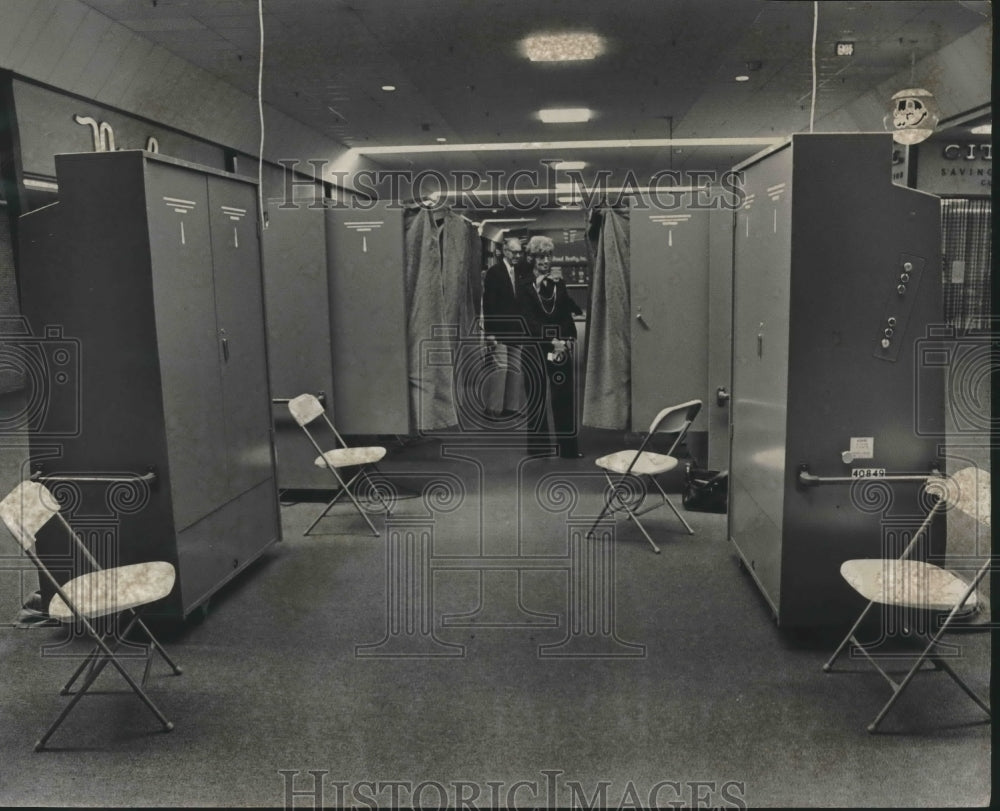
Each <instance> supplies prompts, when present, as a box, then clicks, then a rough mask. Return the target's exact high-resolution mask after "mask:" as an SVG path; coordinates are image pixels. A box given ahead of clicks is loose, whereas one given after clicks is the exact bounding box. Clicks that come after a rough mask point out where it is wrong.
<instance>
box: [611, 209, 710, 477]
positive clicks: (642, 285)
mask: <svg viewBox="0 0 1000 811" xmlns="http://www.w3.org/2000/svg"><path fill="white" fill-rule="evenodd" d="M675 202H676V205H672V206H664V205H656V204H654V203H655V201H649V200H646V201H637V202H636V203H635V204H634V205H633V207H632V210H631V213H630V220H629V232H630V236H629V248H630V267H629V273H630V288H631V289H630V292H631V303H632V333H631V336H632V430H634V431H644V430H646V428H647V427H648V426H649V423H650V422H651V421H652V419H653V417H654V416H656V414H657V412H659V411H660V410H661V409H662V408H664V407H665V406H667V405H671V404H674V403H681V402H685V401H686V400H694V399H697V400H702V401H704V400H705V398H706V393H707V391H708V330H707V325H708V248H709V212H710V210H711V204H710V203H709V202H708V201H707V200H701V201H698V200H696V199H692V195H691V194H690V193H686V194H685V195H683V197H681V196H680V195H678V196H677V199H676V200H675ZM705 428H706V424H705V421H704V419H703V418H699V419H698V421H696V422H695V425H694V429H693V431H692V433H693V434H694V435H695V437H697V435H698V434H699V433H701V432H704V431H705ZM701 437H702V438H704V434H703V433H701ZM702 461H703V460H702Z"/></svg>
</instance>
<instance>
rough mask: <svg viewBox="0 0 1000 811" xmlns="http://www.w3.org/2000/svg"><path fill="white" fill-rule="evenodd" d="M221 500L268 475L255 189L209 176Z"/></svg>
mask: <svg viewBox="0 0 1000 811" xmlns="http://www.w3.org/2000/svg"><path fill="white" fill-rule="evenodd" d="M207 182H208V206H209V223H210V226H211V240H212V261H213V264H214V266H215V309H216V314H217V318H218V344H217V345H218V348H219V360H220V363H221V368H222V400H221V402H222V409H223V415H224V419H225V435H226V448H227V459H228V473H229V489H228V493H227V495H228V498H234V497H235V496H237V495H239V494H240V493H243V492H245V491H246V490H248V489H249V488H251V487H253V486H254V485H255V484H258V483H260V482H262V481H264V480H265V479H267V478H270V477H271V476H272V475H273V464H272V456H271V395H270V389H269V386H268V380H267V355H266V352H267V350H266V346H265V338H264V305H263V282H262V278H261V269H260V246H259V241H258V232H257V192H256V187H255V186H253V185H251V184H249V183H245V182H241V181H237V180H230V179H228V178H224V177H216V176H209V177H208V178H207Z"/></svg>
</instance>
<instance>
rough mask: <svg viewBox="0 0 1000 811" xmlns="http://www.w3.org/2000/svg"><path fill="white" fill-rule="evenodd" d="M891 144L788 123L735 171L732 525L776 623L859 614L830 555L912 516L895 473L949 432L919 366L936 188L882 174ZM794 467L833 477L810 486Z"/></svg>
mask: <svg viewBox="0 0 1000 811" xmlns="http://www.w3.org/2000/svg"><path fill="white" fill-rule="evenodd" d="M891 151H892V140H891V136H889V135H881V134H872V135H812V134H810V135H795V136H792V138H791V139H790V141H789V142H788V143H785V144H783V145H781V146H780V147H778V148H775V149H773V150H769V151H768V152H765V153H762V155H761V156H758V157H756V158H754V159H751V160H750V161H748V162H747V163H746V164H744V165H742V166H741V167H738V168H739V169H741V170H742V172H743V176H744V179H745V185H744V192H745V195H746V198H745V201H744V204H743V206H742V207H741V208H740V209H739V210H738V211H737V214H736V218H735V233H734V258H733V280H734V283H733V390H732V396H733V399H732V426H733V427H732V439H731V477H730V481H731V489H730V501H729V536H730V539H731V540H732V541H733V543H734V544H735V546H736V549H737V551H738V553H739V556H740V558H741V560H742V562H743V563H744V564H745V566H746V569H747V571H748V572H749V573H750V575H751V577H752V578H753V580H754V582H755V583H756V584H757V586H758V587H759V588H760V590H761V592H762V593H763V595H764V597H765V599H766V601H767V603H768V605H769V606H770V608H771V610H772V611H773V612H774V616H775V618H776V620H777V622H778V623H779V624H780V625H799V626H808V625H829V624H839V623H841V622H845V621H848V620H849V619H852V618H853V616H854V615H856V613H857V610H858V607H857V602H856V600H857V598H856V596H855V595H854V594H853V593H852V592H851V591H850V589H849V588H848V587H847V586H846V585H844V584H843V582H842V580H841V577H840V575H839V568H840V564H841V562H843V561H844V560H847V559H849V558H855V557H884V556H887V552H889V551H890V550H891V549H892V548H893V547H892V546H891V544H892V542H893V540H894V539H897V538H898V537H900V536H906V534H907V533H908V532H911V531H912V529H913V528H915V527H916V526H917V525H919V520H920V518H921V513H922V510H921V505H920V504H919V500H918V490H919V487H920V485H919V482H918V481H908V482H907V481H893V477H894V476H897V475H898V476H903V475H912V476H914V477H915V478H917V479H919V478H920V477H921V476H923V475H926V474H927V473H929V472H930V470H931V469H932V468H933V466H934V465H935V463H936V460H937V459H938V458H939V455H940V451H941V448H940V447H939V446H940V444H941V443H943V442H944V386H943V375H942V373H941V369H940V368H934V367H931V366H928V365H926V364H923V363H921V362H920V358H921V349H922V343H924V342H926V341H927V340H928V338H929V336H933V332H934V330H933V326H934V325H938V324H940V322H941V318H942V305H941V281H940V220H939V200H938V198H936V197H934V196H931V195H928V194H925V193H922V192H917V191H914V190H911V189H907V188H904V187H901V186H896V185H894V184H893V183H892V182H891V174H890V172H891V165H890V164H891V160H890V158H891ZM803 467H804V468H807V469H808V471H809V472H810V473H811V475H813V476H818V477H820V479H821V480H822V479H823V478H826V477H830V478H838V479H841V481H840V482H839V483H835V484H834V483H831V484H829V485H825V484H824V485H823V486H805V485H804V484H803V481H802V480H801V479H800V472H801V470H802V468H803ZM882 475H885V476H886V477H887V478H885V479H883V480H881V481H880V480H879V477H881V476H882ZM855 477H857V478H856V480H855ZM852 482H854V483H853V484H852ZM943 536H944V528H943V524H941V525H935V531H934V532H933V533H932V547H933V550H934V552H935V553H940V554H943V551H944V537H943ZM888 556H891V555H888Z"/></svg>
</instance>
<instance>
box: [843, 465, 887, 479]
mask: <svg viewBox="0 0 1000 811" xmlns="http://www.w3.org/2000/svg"><path fill="white" fill-rule="evenodd" d="M883 476H885V468H884V467H855V468H851V478H852V479H881V478H882V477H883Z"/></svg>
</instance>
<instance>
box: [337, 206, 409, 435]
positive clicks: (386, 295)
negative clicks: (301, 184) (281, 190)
mask: <svg viewBox="0 0 1000 811" xmlns="http://www.w3.org/2000/svg"><path fill="white" fill-rule="evenodd" d="M326 217H327V220H326V222H327V229H326V240H327V243H326V244H327V261H328V262H329V274H330V275H329V288H328V292H329V295H330V348H331V351H332V355H333V358H332V364H333V416H334V422H335V424H336V426H337V430H338V431H340V433H342V434H407V433H409V431H410V379H409V378H410V374H411V373H413V374H416V373H417V372H418V371H419V370H414V371H413V372H411V370H410V368H409V363H408V351H407V345H406V324H407V318H408V315H407V312H406V297H405V288H404V284H403V271H404V256H403V212H402V211H401V210H400V209H399V207H398V206H397V207H392V205H391V204H389V203H379V204H377V205H374V206H372V207H371V208H370V209H365V210H354V209H351V208H331V209H328V210H327V212H326Z"/></svg>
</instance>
